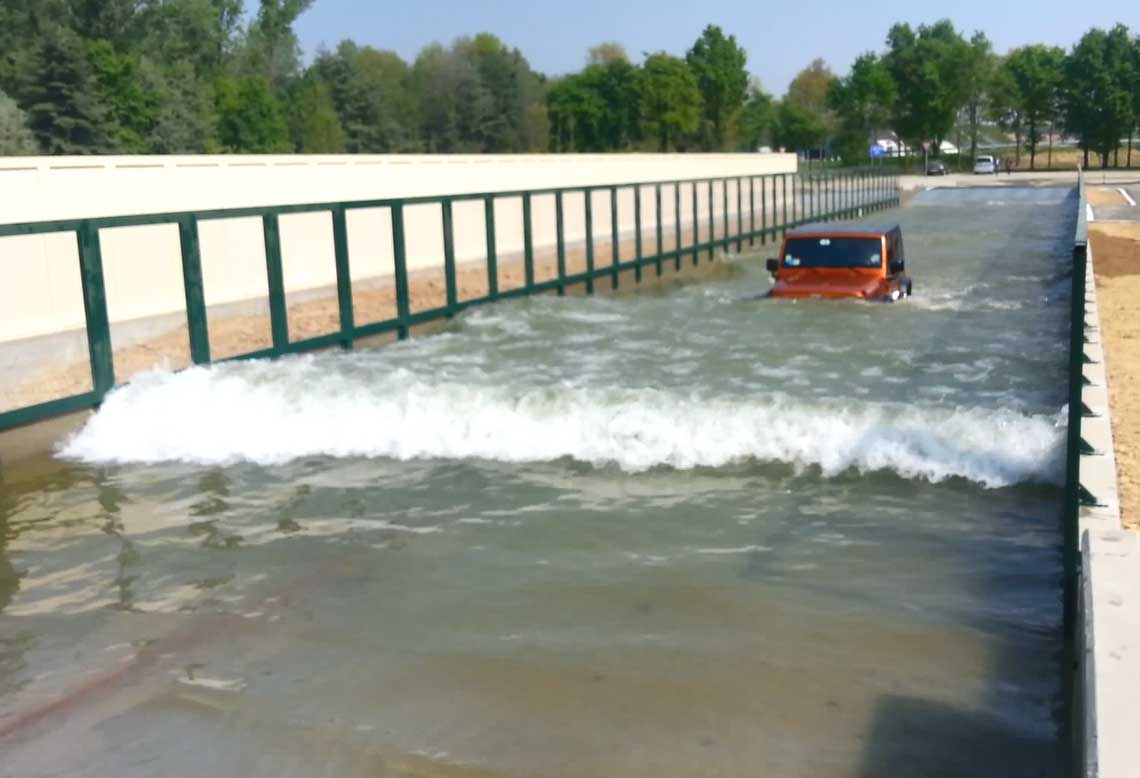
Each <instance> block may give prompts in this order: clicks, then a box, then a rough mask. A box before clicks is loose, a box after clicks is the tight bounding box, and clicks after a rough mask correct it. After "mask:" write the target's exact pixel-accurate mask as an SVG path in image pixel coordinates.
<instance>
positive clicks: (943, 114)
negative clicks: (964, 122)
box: [883, 19, 971, 149]
mask: <svg viewBox="0 0 1140 778" xmlns="http://www.w3.org/2000/svg"><path fill="white" fill-rule="evenodd" d="M887 46H888V51H887V54H886V56H885V57H884V58H883V60H884V62H885V64H886V68H887V71H888V72H889V73H890V74H891V77H892V79H893V80H894V82H895V85H896V87H897V93H896V94H897V97H896V99H895V105H894V111H893V117H892V118H893V123H894V128H895V132H897V133H898V134H899V135H900V136H902V137H903V138H904V139H905V140H907V141H908V142H910V143H911V144H912V145H919V144H930V145H931V146H932V147H933V148H934V149H938V148H939V146H940V145H941V142H942V140H943V139H944V138H945V137H946V135H947V133H949V132H950V129H951V128H952V127H953V126H954V118H955V116H956V115H957V113H958V109H959V108H960V107H962V106H963V105H965V104H966V101H967V99H968V97H969V84H968V83H967V79H968V78H969V68H968V67H967V63H968V61H969V60H970V57H971V50H970V46H969V45H968V44H967V43H966V42H965V41H964V40H963V39H962V36H961V35H959V34H958V32H957V31H956V30H955V29H954V25H953V24H951V23H950V22H949V21H948V20H945V19H944V20H942V21H940V22H937V23H935V24H933V25H931V26H927V25H921V26H919V28H918V30H917V31H915V30H912V29H911V27H910V25H908V24H896V25H894V26H893V27H891V29H890V32H889V33H888V34H887Z"/></svg>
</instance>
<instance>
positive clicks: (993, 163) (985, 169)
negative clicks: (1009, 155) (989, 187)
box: [974, 155, 998, 176]
mask: <svg viewBox="0 0 1140 778" xmlns="http://www.w3.org/2000/svg"><path fill="white" fill-rule="evenodd" d="M974 172H975V173H977V174H979V175H982V174H984V175H988V176H992V175H994V174H995V173H997V172H998V161H997V160H996V159H994V158H993V157H990V156H986V155H983V156H980V157H978V158H977V159H975V160H974Z"/></svg>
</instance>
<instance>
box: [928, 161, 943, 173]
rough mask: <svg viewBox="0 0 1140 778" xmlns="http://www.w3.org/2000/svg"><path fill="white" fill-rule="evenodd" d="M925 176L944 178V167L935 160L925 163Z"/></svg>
mask: <svg viewBox="0 0 1140 778" xmlns="http://www.w3.org/2000/svg"><path fill="white" fill-rule="evenodd" d="M926 175H928V176H944V175H946V166H945V165H944V164H942V163H941V162H940V161H938V160H937V159H932V160H930V162H927V163H926Z"/></svg>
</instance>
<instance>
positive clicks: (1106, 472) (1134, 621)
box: [1073, 246, 1140, 778]
mask: <svg viewBox="0 0 1140 778" xmlns="http://www.w3.org/2000/svg"><path fill="white" fill-rule="evenodd" d="M1095 279H1096V276H1095V273H1094V272H1093V252H1092V248H1091V246H1090V247H1089V249H1088V273H1087V278H1086V284H1087V286H1086V294H1087V298H1086V299H1087V300H1088V301H1089V303H1088V306H1087V308H1086V313H1085V331H1086V337H1087V341H1088V342H1087V343H1086V345H1085V356H1086V358H1087V362H1086V364H1085V366H1084V371H1083V372H1084V376H1085V378H1086V380H1087V381H1088V382H1089V384H1088V385H1087V386H1086V387H1085V389H1084V390H1083V392H1082V401H1083V402H1084V404H1085V406H1086V407H1087V408H1088V410H1089V411H1090V413H1091V415H1090V416H1087V417H1085V419H1084V420H1083V422H1082V425H1081V431H1082V437H1083V438H1084V439H1085V441H1086V442H1087V443H1088V444H1089V445H1090V446H1091V447H1092V449H1093V450H1094V451H1095V453H1089V454H1082V455H1081V464H1080V482H1081V486H1082V487H1084V489H1085V490H1086V491H1087V492H1088V494H1089V495H1091V496H1092V497H1093V498H1095V504H1093V505H1085V506H1083V507H1082V508H1081V510H1080V518H1079V521H1080V527H1079V533H1080V538H1081V581H1080V596H1079V598H1078V603H1079V606H1078V607H1079V609H1080V629H1079V630H1078V633H1077V640H1078V645H1077V652H1078V653H1077V660H1078V668H1077V672H1076V679H1075V681H1076V683H1075V688H1074V699H1073V720H1074V722H1075V725H1076V728H1077V731H1076V733H1075V734H1076V737H1077V740H1076V745H1077V749H1078V753H1079V759H1078V761H1079V766H1078V770H1079V771H1080V773H1079V774H1080V775H1083V776H1085V778H1126V777H1127V776H1132V775H1135V772H1136V764H1137V761H1138V759H1140V749H1138V747H1137V745H1136V742H1137V740H1136V733H1137V732H1140V535H1138V534H1137V533H1134V532H1128V531H1125V530H1124V529H1123V528H1122V525H1121V521H1120V497H1119V492H1118V488H1117V480H1116V457H1115V455H1114V453H1113V436H1112V417H1111V410H1110V407H1109V401H1108V397H1109V395H1108V372H1107V369H1106V365H1105V354H1104V350H1103V348H1102V347H1101V346H1100V342H1101V340H1100V320H1099V317H1098V315H1097V306H1096V280H1095Z"/></svg>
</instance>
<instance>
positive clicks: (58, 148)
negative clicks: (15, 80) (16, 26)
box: [21, 25, 107, 154]
mask: <svg viewBox="0 0 1140 778" xmlns="http://www.w3.org/2000/svg"><path fill="white" fill-rule="evenodd" d="M31 71H32V72H31V74H29V80H28V82H27V83H26V85H25V88H24V90H23V93H22V95H21V98H22V99H21V102H22V104H23V105H24V107H25V111H26V112H27V114H28V126H29V127H30V128H31V130H32V132H33V133H34V134H35V136H36V141H37V142H38V144H39V146H40V148H42V149H43V150H44V151H46V152H47V153H48V154H91V153H95V152H99V151H103V150H105V149H107V136H106V134H105V133H104V130H103V126H104V122H105V121H106V118H107V109H106V106H105V105H103V104H102V103H101V102H100V100H99V92H98V87H97V85H96V83H95V79H94V77H93V76H92V73H91V66H90V63H89V62H88V61H87V58H86V56H85V55H84V46H83V41H82V39H81V38H80V37H79V36H78V35H76V34H75V33H74V32H72V31H71V30H69V29H67V28H65V27H62V26H59V25H51V26H49V27H48V28H47V29H45V30H44V31H43V35H42V36H41V38H40V40H39V41H38V45H37V46H36V48H35V50H34V52H33V54H32V57H31Z"/></svg>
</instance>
